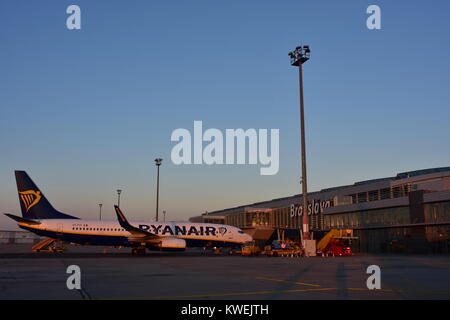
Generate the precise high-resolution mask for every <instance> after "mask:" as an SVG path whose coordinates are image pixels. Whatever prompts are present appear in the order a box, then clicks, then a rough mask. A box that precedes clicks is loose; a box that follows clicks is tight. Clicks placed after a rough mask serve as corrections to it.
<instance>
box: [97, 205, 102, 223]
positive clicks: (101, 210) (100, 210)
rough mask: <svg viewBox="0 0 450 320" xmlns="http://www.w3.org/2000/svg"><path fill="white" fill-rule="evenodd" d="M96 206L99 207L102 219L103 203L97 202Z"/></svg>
mask: <svg viewBox="0 0 450 320" xmlns="http://www.w3.org/2000/svg"><path fill="white" fill-rule="evenodd" d="M98 206H99V207H100V220H102V206H103V204H101V203H99V204H98Z"/></svg>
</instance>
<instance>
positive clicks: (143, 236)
mask: <svg viewBox="0 0 450 320" xmlns="http://www.w3.org/2000/svg"><path fill="white" fill-rule="evenodd" d="M114 209H115V210H116V214H117V219H118V220H119V224H120V226H121V227H122V228H124V229H125V230H127V231H128V232H129V233H131V235H132V237H129V240H130V241H135V242H152V240H158V239H160V237H159V236H158V235H156V234H154V233H151V232H148V231H145V230H142V229H139V228H136V227H134V226H132V225H131V224H130V223H129V222H128V220H127V218H125V215H124V214H123V212H122V210H120V208H119V207H118V206H114Z"/></svg>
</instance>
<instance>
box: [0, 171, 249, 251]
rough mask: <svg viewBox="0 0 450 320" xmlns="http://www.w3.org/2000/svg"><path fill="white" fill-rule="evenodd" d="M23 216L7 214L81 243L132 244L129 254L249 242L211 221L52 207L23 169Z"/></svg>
mask: <svg viewBox="0 0 450 320" xmlns="http://www.w3.org/2000/svg"><path fill="white" fill-rule="evenodd" d="M15 176H16V183H17V189H18V192H19V200H20V201H19V202H20V207H21V211H22V217H20V216H16V215H13V214H10V213H5V215H6V216H8V217H9V218H11V219H13V220H15V221H16V222H17V224H18V226H19V227H20V228H22V229H25V230H28V231H30V232H33V233H35V234H37V235H39V236H44V237H48V238H52V239H58V240H61V241H67V242H71V243H75V244H81V245H94V246H96V245H97V246H123V247H131V248H132V254H134V255H142V254H145V251H146V249H148V250H158V251H184V250H185V249H186V247H239V246H241V245H242V244H243V243H246V242H250V241H252V237H251V236H250V235H249V234H247V233H245V232H243V231H242V230H241V229H239V228H237V227H234V226H229V225H224V224H211V223H190V222H160V221H150V222H143V221H131V222H128V220H127V218H126V217H125V215H124V214H123V212H122V210H121V209H120V208H119V207H118V206H114V208H115V212H116V215H117V221H115V220H109V221H107V220H85V219H80V218H77V217H74V216H72V215H69V214H66V213H62V212H60V211H58V210H56V209H54V208H53V206H52V205H51V204H50V202H49V201H48V200H47V198H46V197H45V196H44V194H43V193H42V192H41V191H40V190H39V188H38V187H37V186H36V185H35V184H34V182H33V181H32V180H31V178H30V177H29V176H28V174H27V173H26V172H25V171H15Z"/></svg>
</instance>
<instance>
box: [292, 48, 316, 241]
mask: <svg viewBox="0 0 450 320" xmlns="http://www.w3.org/2000/svg"><path fill="white" fill-rule="evenodd" d="M310 53H311V50H310V49H309V46H303V47H302V46H299V47H297V48H295V50H294V51H291V52H289V54H288V55H289V57H290V59H291V65H292V66H294V67H298V74H299V86H300V140H301V162H302V177H301V184H302V194H303V210H302V213H303V215H302V226H303V228H302V231H303V232H302V234H303V239H304V240H306V239H309V238H310V235H309V217H308V187H307V179H306V145H305V112H304V109H305V108H304V102H303V74H302V65H303V63H305V62H306V61H308V60H309V56H310Z"/></svg>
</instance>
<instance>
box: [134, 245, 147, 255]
mask: <svg viewBox="0 0 450 320" xmlns="http://www.w3.org/2000/svg"><path fill="white" fill-rule="evenodd" d="M131 254H132V255H133V256H145V247H138V248H133V249H131Z"/></svg>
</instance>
